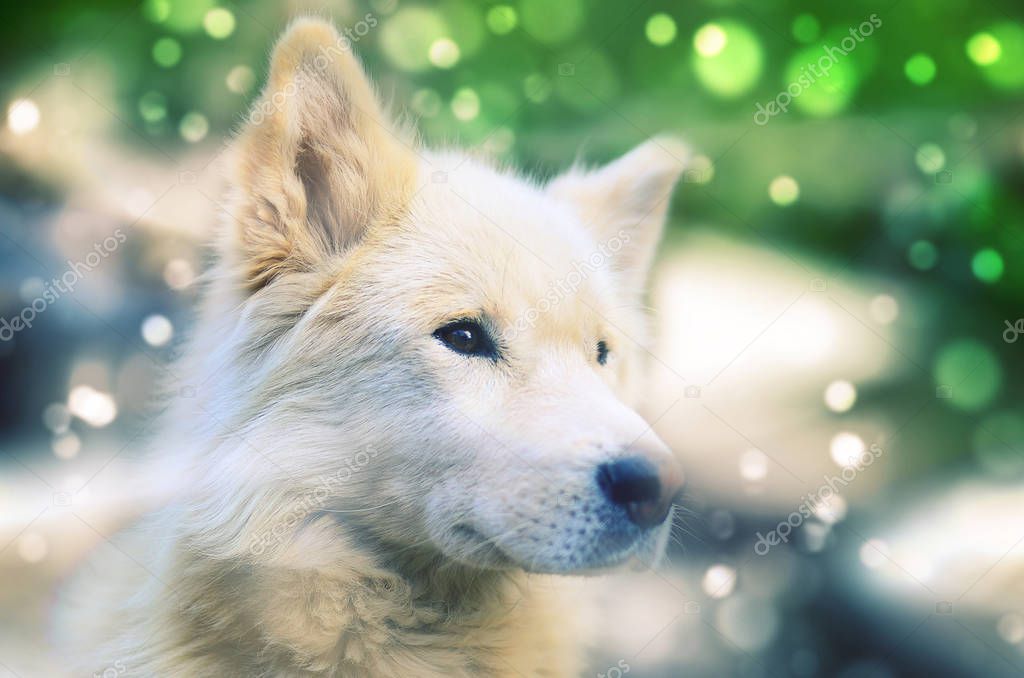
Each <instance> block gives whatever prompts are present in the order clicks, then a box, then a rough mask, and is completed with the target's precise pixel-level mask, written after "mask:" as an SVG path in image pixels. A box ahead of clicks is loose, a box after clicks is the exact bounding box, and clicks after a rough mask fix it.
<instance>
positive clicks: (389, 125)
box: [225, 18, 417, 291]
mask: <svg viewBox="0 0 1024 678" xmlns="http://www.w3.org/2000/svg"><path fill="white" fill-rule="evenodd" d="M410 136H411V135H409V134H407V133H403V130H401V129H400V128H399V127H398V126H396V125H395V124H394V123H393V122H392V121H391V119H390V118H389V116H388V115H387V113H386V111H385V110H384V107H383V106H382V105H381V103H380V101H379V100H378V98H377V95H376V93H375V92H374V89H373V86H372V84H371V83H370V81H369V79H368V78H367V77H366V75H365V73H364V72H363V69H362V67H361V66H360V64H359V61H358V60H357V59H356V58H355V56H354V55H353V54H352V49H351V43H350V41H349V40H348V39H347V38H345V37H343V36H340V35H339V34H338V32H337V31H336V30H335V29H334V27H333V26H332V25H330V24H329V23H326V22H324V21H321V20H318V19H308V18H303V19H299V20H297V21H295V22H294V23H293V24H292V25H291V27H290V28H289V29H288V31H287V32H286V33H285V34H284V36H283V37H282V38H281V39H280V40H279V41H278V43H277V45H276V46H275V47H274V53H273V56H272V57H271V62H270V73H269V76H268V78H267V85H266V88H265V89H264V91H263V94H262V96H261V97H260V99H259V100H258V101H257V103H256V105H255V106H254V108H253V110H252V112H251V113H250V115H249V118H248V122H247V124H246V125H245V127H244V129H243V130H242V131H241V133H240V134H239V137H238V140H237V142H236V168H237V169H236V176H235V182H234V183H235V192H234V200H233V205H232V208H233V209H232V212H233V214H232V216H233V221H234V223H233V224H232V229H231V230H230V231H229V232H228V233H227V234H226V235H227V238H228V241H227V243H226V245H225V250H226V255H227V256H228V257H230V258H231V260H232V263H233V264H234V267H235V268H236V269H237V270H238V275H239V277H240V278H242V280H241V281H240V282H242V283H243V284H244V285H245V286H246V287H248V288H249V289H250V290H252V291H255V290H258V289H260V288H261V287H263V286H265V285H267V284H268V283H270V282H271V281H273V280H274V279H276V278H278V277H280V276H282V275H286V274H287V273H289V272H293V271H305V270H309V269H311V268H312V267H313V266H315V265H316V264H317V263H318V262H319V261H322V260H323V259H325V258H327V257H330V256H332V255H337V254H340V253H342V252H344V251H345V250H346V249H347V248H349V247H351V246H352V245H353V244H354V243H356V242H358V241H359V240H360V239H361V238H362V237H363V236H364V235H365V233H366V232H367V231H368V230H370V229H371V228H373V227H374V226H375V225H377V224H380V223H384V222H393V221H395V220H396V219H397V218H399V216H400V214H401V213H402V211H403V210H404V209H405V208H406V206H407V204H408V200H409V196H410V195H411V192H412V186H413V183H414V181H415V173H416V169H417V158H416V153H415V151H414V150H412V148H411V144H412V141H411V139H410Z"/></svg>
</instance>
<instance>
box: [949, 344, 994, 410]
mask: <svg viewBox="0 0 1024 678" xmlns="http://www.w3.org/2000/svg"><path fill="white" fill-rule="evenodd" d="M933 374H934V378H935V385H936V388H937V391H936V394H937V395H938V396H939V397H941V398H944V399H947V400H948V401H949V402H950V404H951V405H953V407H956V408H958V409H961V410H966V411H968V412H976V411H978V410H981V409H983V408H984V407H986V406H987V405H989V404H990V403H991V402H992V401H993V400H994V399H995V397H996V395H997V394H998V393H999V389H1000V387H1001V386H1002V383H1003V372H1002V368H1001V367H1000V365H999V359H998V358H996V355H995V353H993V352H992V350H991V349H990V348H988V347H987V346H985V345H984V344H982V343H981V342H979V341H975V340H973V339H959V340H956V341H953V342H950V343H949V344H947V345H946V346H944V347H943V348H942V350H941V351H940V352H939V355H938V358H937V359H936V361H935V369H934V372H933Z"/></svg>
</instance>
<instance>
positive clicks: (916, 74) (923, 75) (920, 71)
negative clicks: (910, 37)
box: [903, 52, 937, 87]
mask: <svg viewBox="0 0 1024 678" xmlns="http://www.w3.org/2000/svg"><path fill="white" fill-rule="evenodd" d="M936 71H937V69H936V66H935V60H934V59H932V58H931V57H930V56H928V55H927V54H925V53H924V52H918V53H917V54H914V55H913V56H911V57H910V58H909V59H907V63H905V64H904V65H903V72H904V73H905V74H906V76H907V79H908V80H910V82H912V83H914V84H915V85H918V86H921V87H923V86H925V85H927V84H928V83H930V82H931V81H932V80H934V79H935V73H936Z"/></svg>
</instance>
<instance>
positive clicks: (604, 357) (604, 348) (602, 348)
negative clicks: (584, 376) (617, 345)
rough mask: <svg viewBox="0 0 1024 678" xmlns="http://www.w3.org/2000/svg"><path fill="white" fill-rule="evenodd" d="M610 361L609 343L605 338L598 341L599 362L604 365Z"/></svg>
mask: <svg viewBox="0 0 1024 678" xmlns="http://www.w3.org/2000/svg"><path fill="white" fill-rule="evenodd" d="M606 362H608V344H606V343H605V342H604V340H602V341H599V342H597V364H598V365H604V364H605V363H606Z"/></svg>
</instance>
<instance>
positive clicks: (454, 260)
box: [391, 158, 610, 321]
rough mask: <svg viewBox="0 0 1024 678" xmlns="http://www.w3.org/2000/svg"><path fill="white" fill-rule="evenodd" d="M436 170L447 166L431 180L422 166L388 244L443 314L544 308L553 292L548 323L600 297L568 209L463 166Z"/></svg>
mask: <svg viewBox="0 0 1024 678" xmlns="http://www.w3.org/2000/svg"><path fill="white" fill-rule="evenodd" d="M442 166H446V167H448V169H446V170H443V174H440V175H434V174H432V173H431V170H430V169H429V168H426V169H425V170H424V181H423V183H422V184H421V186H420V187H419V190H418V191H417V193H416V195H415V196H414V198H413V200H412V203H411V204H410V206H409V210H408V215H407V218H406V223H405V224H404V225H403V228H402V229H401V235H400V237H399V238H398V242H392V243H391V245H392V246H393V247H395V252H396V254H398V255H399V256H402V257H403V258H404V259H407V260H408V265H410V266H412V267H413V270H415V271H417V273H418V275H416V276H411V277H410V278H409V282H408V284H410V285H416V284H424V283H426V285H427V287H426V288H425V289H422V290H421V291H424V292H426V293H428V294H429V295H432V297H433V300H434V301H436V302H439V303H441V304H445V305H447V306H452V307H455V308H452V309H451V310H460V309H461V310H466V311H471V310H485V311H488V312H492V313H496V314H498V315H502V316H505V318H506V319H511V318H512V317H513V316H516V315H518V314H522V313H524V312H526V311H527V310H528V309H529V308H532V307H535V306H537V305H539V304H543V305H545V306H546V305H549V304H550V300H551V298H552V295H556V296H557V298H558V301H559V306H561V308H560V312H559V313H555V314H550V315H551V318H550V320H551V321H554V320H556V318H557V317H559V316H561V317H565V316H566V315H571V314H572V312H573V310H574V307H576V306H578V305H577V304H573V303H571V302H572V300H573V299H580V300H582V301H586V302H587V304H593V303H595V302H598V301H599V300H600V298H601V297H602V296H606V295H607V294H609V293H610V281H609V280H608V278H607V275H606V271H605V270H603V269H604V268H607V267H595V266H593V265H591V264H588V261H589V260H591V259H592V258H593V255H594V253H595V252H597V245H596V243H595V240H594V238H593V237H592V236H591V234H590V232H589V231H588V230H587V228H586V226H585V225H584V224H582V223H581V222H580V219H579V216H578V215H577V214H576V212H575V211H574V210H573V209H571V208H570V206H569V205H567V204H565V203H563V202H560V201H558V200H556V199H554V198H553V197H551V196H550V195H548V194H547V193H546V192H545V191H544V189H543V188H542V187H540V186H538V185H537V184H535V183H532V182H530V181H528V180H525V179H522V178H520V177H516V176H514V175H511V174H505V173H501V172H498V171H495V170H493V169H491V168H489V167H486V166H484V165H481V164H479V163H477V162H475V161H473V160H468V159H464V158H463V159H460V160H458V161H457V162H455V163H454V164H453V163H452V162H451V161H450V160H449V161H447V162H446V163H445V164H444V165H442ZM438 171H441V170H433V172H438ZM413 262H415V263H413ZM544 299H547V300H548V301H542V300H544ZM463 307H464V308H463ZM577 310H578V309H577Z"/></svg>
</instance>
